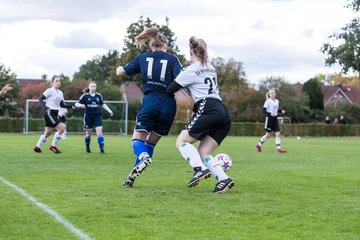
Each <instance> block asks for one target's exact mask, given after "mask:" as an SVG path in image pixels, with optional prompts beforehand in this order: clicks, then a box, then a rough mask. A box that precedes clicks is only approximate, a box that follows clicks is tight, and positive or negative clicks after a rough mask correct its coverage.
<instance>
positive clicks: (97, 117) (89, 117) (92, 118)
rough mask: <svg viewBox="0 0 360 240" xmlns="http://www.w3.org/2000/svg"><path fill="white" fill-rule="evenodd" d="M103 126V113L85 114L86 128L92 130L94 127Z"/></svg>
mask: <svg viewBox="0 0 360 240" xmlns="http://www.w3.org/2000/svg"><path fill="white" fill-rule="evenodd" d="M97 127H102V116H101V114H87V113H85V114H84V130H92V129H93V128H97Z"/></svg>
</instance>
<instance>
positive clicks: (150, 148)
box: [145, 140, 156, 157]
mask: <svg viewBox="0 0 360 240" xmlns="http://www.w3.org/2000/svg"><path fill="white" fill-rule="evenodd" d="M145 145H146V147H147V152H148V154H149V156H150V157H152V156H153V154H154V149H155V146H156V144H155V143H151V142H149V141H147V140H146V141H145Z"/></svg>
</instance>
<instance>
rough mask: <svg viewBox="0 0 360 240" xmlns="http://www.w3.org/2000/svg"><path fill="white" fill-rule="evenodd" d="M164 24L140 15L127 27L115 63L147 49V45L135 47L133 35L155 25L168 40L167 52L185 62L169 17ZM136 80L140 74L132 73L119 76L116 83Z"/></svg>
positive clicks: (118, 63) (125, 61) (121, 63)
mask: <svg viewBox="0 0 360 240" xmlns="http://www.w3.org/2000/svg"><path fill="white" fill-rule="evenodd" d="M165 20H166V24H165V25H159V24H157V23H155V22H153V21H152V20H151V19H150V18H146V19H144V18H143V17H142V16H141V17H140V18H139V20H138V22H135V23H131V24H130V26H129V27H128V28H127V35H126V36H125V39H124V47H123V52H122V53H121V55H120V58H119V59H118V62H117V65H124V64H126V63H128V62H129V61H131V59H133V58H134V57H135V56H137V55H139V54H140V53H141V52H145V51H148V50H149V49H148V47H147V46H142V47H141V49H138V48H136V46H135V37H136V36H137V35H139V34H140V33H141V32H142V31H143V30H144V29H146V28H149V27H157V28H159V30H160V32H162V33H163V34H164V35H165V36H166V37H167V38H168V40H169V43H168V50H167V52H168V53H171V54H174V55H176V56H177V57H178V58H179V60H180V62H181V63H182V64H185V63H186V60H185V57H184V55H182V54H179V52H180V50H179V48H178V46H177V45H176V44H175V42H176V39H177V38H176V37H175V33H174V32H173V31H171V29H170V28H169V19H168V18H166V19H165ZM128 80H132V81H136V82H137V83H140V76H139V75H134V76H131V77H129V78H126V77H119V78H118V80H117V81H116V83H121V82H124V81H128Z"/></svg>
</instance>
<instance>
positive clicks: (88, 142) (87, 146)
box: [85, 137, 91, 149]
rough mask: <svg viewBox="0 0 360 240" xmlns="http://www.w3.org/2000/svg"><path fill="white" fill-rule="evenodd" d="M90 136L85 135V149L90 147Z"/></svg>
mask: <svg viewBox="0 0 360 240" xmlns="http://www.w3.org/2000/svg"><path fill="white" fill-rule="evenodd" d="M90 142H91V137H85V145H86V149H90Z"/></svg>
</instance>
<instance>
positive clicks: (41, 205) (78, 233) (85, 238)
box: [0, 177, 91, 240]
mask: <svg viewBox="0 0 360 240" xmlns="http://www.w3.org/2000/svg"><path fill="white" fill-rule="evenodd" d="M0 180H1V182H2V183H4V184H5V185H7V186H9V187H11V188H12V189H14V190H15V191H17V192H18V193H20V194H21V195H23V196H24V197H25V198H26V199H27V200H29V201H30V202H32V203H34V204H35V205H36V206H38V207H39V208H41V209H42V210H43V211H44V212H46V213H47V214H49V215H50V216H52V217H53V218H55V220H56V221H58V222H59V223H61V224H63V225H64V226H65V228H66V229H67V230H69V231H70V232H72V233H74V234H75V235H76V236H77V237H79V238H80V239H83V240H90V239H91V238H90V237H89V236H88V235H87V234H86V233H84V232H82V231H81V230H80V229H77V228H76V227H75V226H74V225H72V224H71V223H70V222H69V221H67V220H66V219H65V218H63V217H62V216H61V215H60V214H58V213H57V212H55V211H54V210H52V209H51V208H50V207H49V206H47V205H45V204H44V203H42V202H39V201H38V200H37V199H36V198H34V197H33V196H31V195H30V194H28V193H27V192H26V191H25V190H23V189H21V188H19V187H18V186H16V185H15V184H13V183H11V182H9V181H7V180H6V179H4V178H3V177H0Z"/></svg>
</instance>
